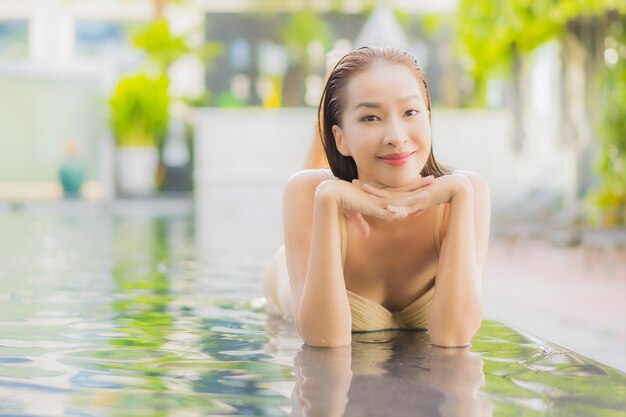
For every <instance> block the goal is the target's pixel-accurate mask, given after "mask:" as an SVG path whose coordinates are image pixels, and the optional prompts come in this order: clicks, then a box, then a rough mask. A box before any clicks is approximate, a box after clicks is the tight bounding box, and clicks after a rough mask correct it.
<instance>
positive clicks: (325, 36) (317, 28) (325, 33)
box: [280, 9, 332, 60]
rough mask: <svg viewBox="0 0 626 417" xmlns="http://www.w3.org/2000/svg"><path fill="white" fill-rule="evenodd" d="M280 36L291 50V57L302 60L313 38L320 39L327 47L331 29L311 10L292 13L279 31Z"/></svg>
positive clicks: (330, 37) (330, 39)
mask: <svg viewBox="0 0 626 417" xmlns="http://www.w3.org/2000/svg"><path fill="white" fill-rule="evenodd" d="M280 38H281V40H282V41H283V43H284V44H285V45H286V46H287V48H288V49H289V51H290V52H291V55H292V58H293V59H296V60H302V59H304V58H305V57H306V55H307V54H306V51H307V48H308V46H309V43H311V42H312V41H314V40H318V41H320V42H321V43H322V44H323V45H324V48H326V49H328V47H329V46H330V43H331V42H332V31H331V29H330V26H329V25H328V23H326V22H325V21H324V19H322V18H321V17H320V16H319V15H318V14H317V13H315V12H314V11H313V10H310V9H307V10H302V11H299V12H296V13H293V14H292V15H291V16H290V17H289V21H288V22H287V24H286V25H285V27H284V28H282V30H281V31H280Z"/></svg>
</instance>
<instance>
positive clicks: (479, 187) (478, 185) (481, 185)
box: [452, 169, 489, 193]
mask: <svg viewBox="0 0 626 417" xmlns="http://www.w3.org/2000/svg"><path fill="white" fill-rule="evenodd" d="M452 174H457V175H463V176H464V177H466V178H467V179H468V180H469V181H470V183H471V184H472V188H473V189H474V191H480V192H483V193H485V192H486V193H489V187H488V186H487V182H486V181H485V180H484V179H483V177H481V176H480V175H479V174H478V173H476V172H474V171H469V170H465V169H455V170H454V171H452Z"/></svg>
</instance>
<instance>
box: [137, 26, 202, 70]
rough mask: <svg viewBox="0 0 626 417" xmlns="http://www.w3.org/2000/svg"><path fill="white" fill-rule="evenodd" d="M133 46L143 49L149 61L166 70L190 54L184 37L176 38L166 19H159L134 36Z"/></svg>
mask: <svg viewBox="0 0 626 417" xmlns="http://www.w3.org/2000/svg"><path fill="white" fill-rule="evenodd" d="M133 44H134V45H135V46H136V47H138V48H140V49H143V50H144V51H145V52H146V54H147V55H148V59H149V60H151V61H153V62H155V63H157V64H158V65H159V67H160V68H162V69H165V68H167V66H168V65H170V64H171V63H172V62H174V61H176V60H177V59H178V58H180V57H181V56H183V55H186V54H188V53H189V52H190V48H189V46H188V45H187V42H186V41H185V38H184V37H183V36H176V35H174V34H173V33H172V32H171V30H170V25H169V23H168V22H167V20H165V19H157V20H155V21H154V22H152V23H151V24H150V25H148V26H146V27H145V28H144V29H143V30H141V31H139V32H138V33H137V34H135V36H133Z"/></svg>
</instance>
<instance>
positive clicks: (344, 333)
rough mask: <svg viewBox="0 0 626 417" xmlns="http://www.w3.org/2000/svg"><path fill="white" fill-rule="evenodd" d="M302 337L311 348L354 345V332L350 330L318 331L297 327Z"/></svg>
mask: <svg viewBox="0 0 626 417" xmlns="http://www.w3.org/2000/svg"><path fill="white" fill-rule="evenodd" d="M296 328H297V330H298V333H299V334H300V337H302V340H304V343H306V344H307V345H309V346H313V347H328V348H330V347H340V346H346V345H350V344H351V343H352V331H351V330H350V329H330V328H328V326H326V328H324V329H316V328H314V326H306V325H304V326H303V325H302V323H298V326H296Z"/></svg>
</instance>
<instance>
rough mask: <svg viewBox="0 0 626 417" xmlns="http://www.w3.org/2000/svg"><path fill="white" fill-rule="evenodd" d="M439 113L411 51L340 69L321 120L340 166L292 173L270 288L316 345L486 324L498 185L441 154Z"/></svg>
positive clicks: (438, 341) (458, 332) (456, 340)
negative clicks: (452, 166) (447, 163)
mask: <svg viewBox="0 0 626 417" xmlns="http://www.w3.org/2000/svg"><path fill="white" fill-rule="evenodd" d="M430 110H431V108H430V97H429V94H428V88H427V85H426V79H425V77H424V74H423V73H422V71H421V70H420V69H419V67H418V66H417V64H416V61H415V59H414V58H413V57H412V56H411V55H410V54H408V53H406V52H404V51H400V50H397V49H393V48H384V49H383V48H376V47H365V48H361V49H358V50H356V51H353V52H350V53H348V54H346V55H345V56H344V57H343V58H342V59H341V60H340V61H339V63H338V64H337V65H336V66H335V68H334V69H333V71H332V72H331V74H330V76H329V78H328V81H327V83H326V87H325V89H324V94H323V96H322V101H321V104H320V110H319V120H320V135H321V138H322V141H323V146H324V151H325V154H326V158H327V160H328V163H329V165H330V169H331V170H332V173H331V172H330V171H328V170H324V169H317V170H315V169H313V170H304V171H300V172H298V173H296V174H294V175H293V176H292V177H291V178H290V179H289V181H288V183H287V185H286V188H285V192H284V234H285V246H284V250H281V251H279V253H278V254H277V256H276V257H275V259H274V261H273V263H272V265H271V267H270V268H269V271H268V276H267V279H266V284H265V290H266V296H267V299H268V305H269V307H270V311H272V312H275V313H278V314H282V315H287V316H292V317H293V320H294V322H295V325H296V328H297V330H298V332H299V333H300V335H301V336H302V338H303V339H304V341H305V342H306V343H307V344H309V345H312V346H341V345H346V344H349V343H351V333H352V332H353V331H375V330H383V329H399V328H402V329H404V328H406V329H428V332H429V335H430V339H431V342H432V343H433V344H434V345H437V346H444V347H458V346H467V345H468V344H469V343H470V340H471V338H472V337H473V335H474V333H475V332H476V331H477V329H478V328H479V326H480V324H481V274H482V269H483V266H484V263H485V256H486V252H487V244H488V236H489V217H490V202H489V191H488V189H487V186H486V184H485V182H484V181H483V180H482V179H481V178H480V177H479V176H478V175H476V174H474V173H471V172H467V171H450V170H447V169H445V168H443V167H442V166H441V165H439V163H438V162H437V161H436V160H435V157H434V155H433V151H432V144H431V115H430ZM285 265H286V267H285Z"/></svg>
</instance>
